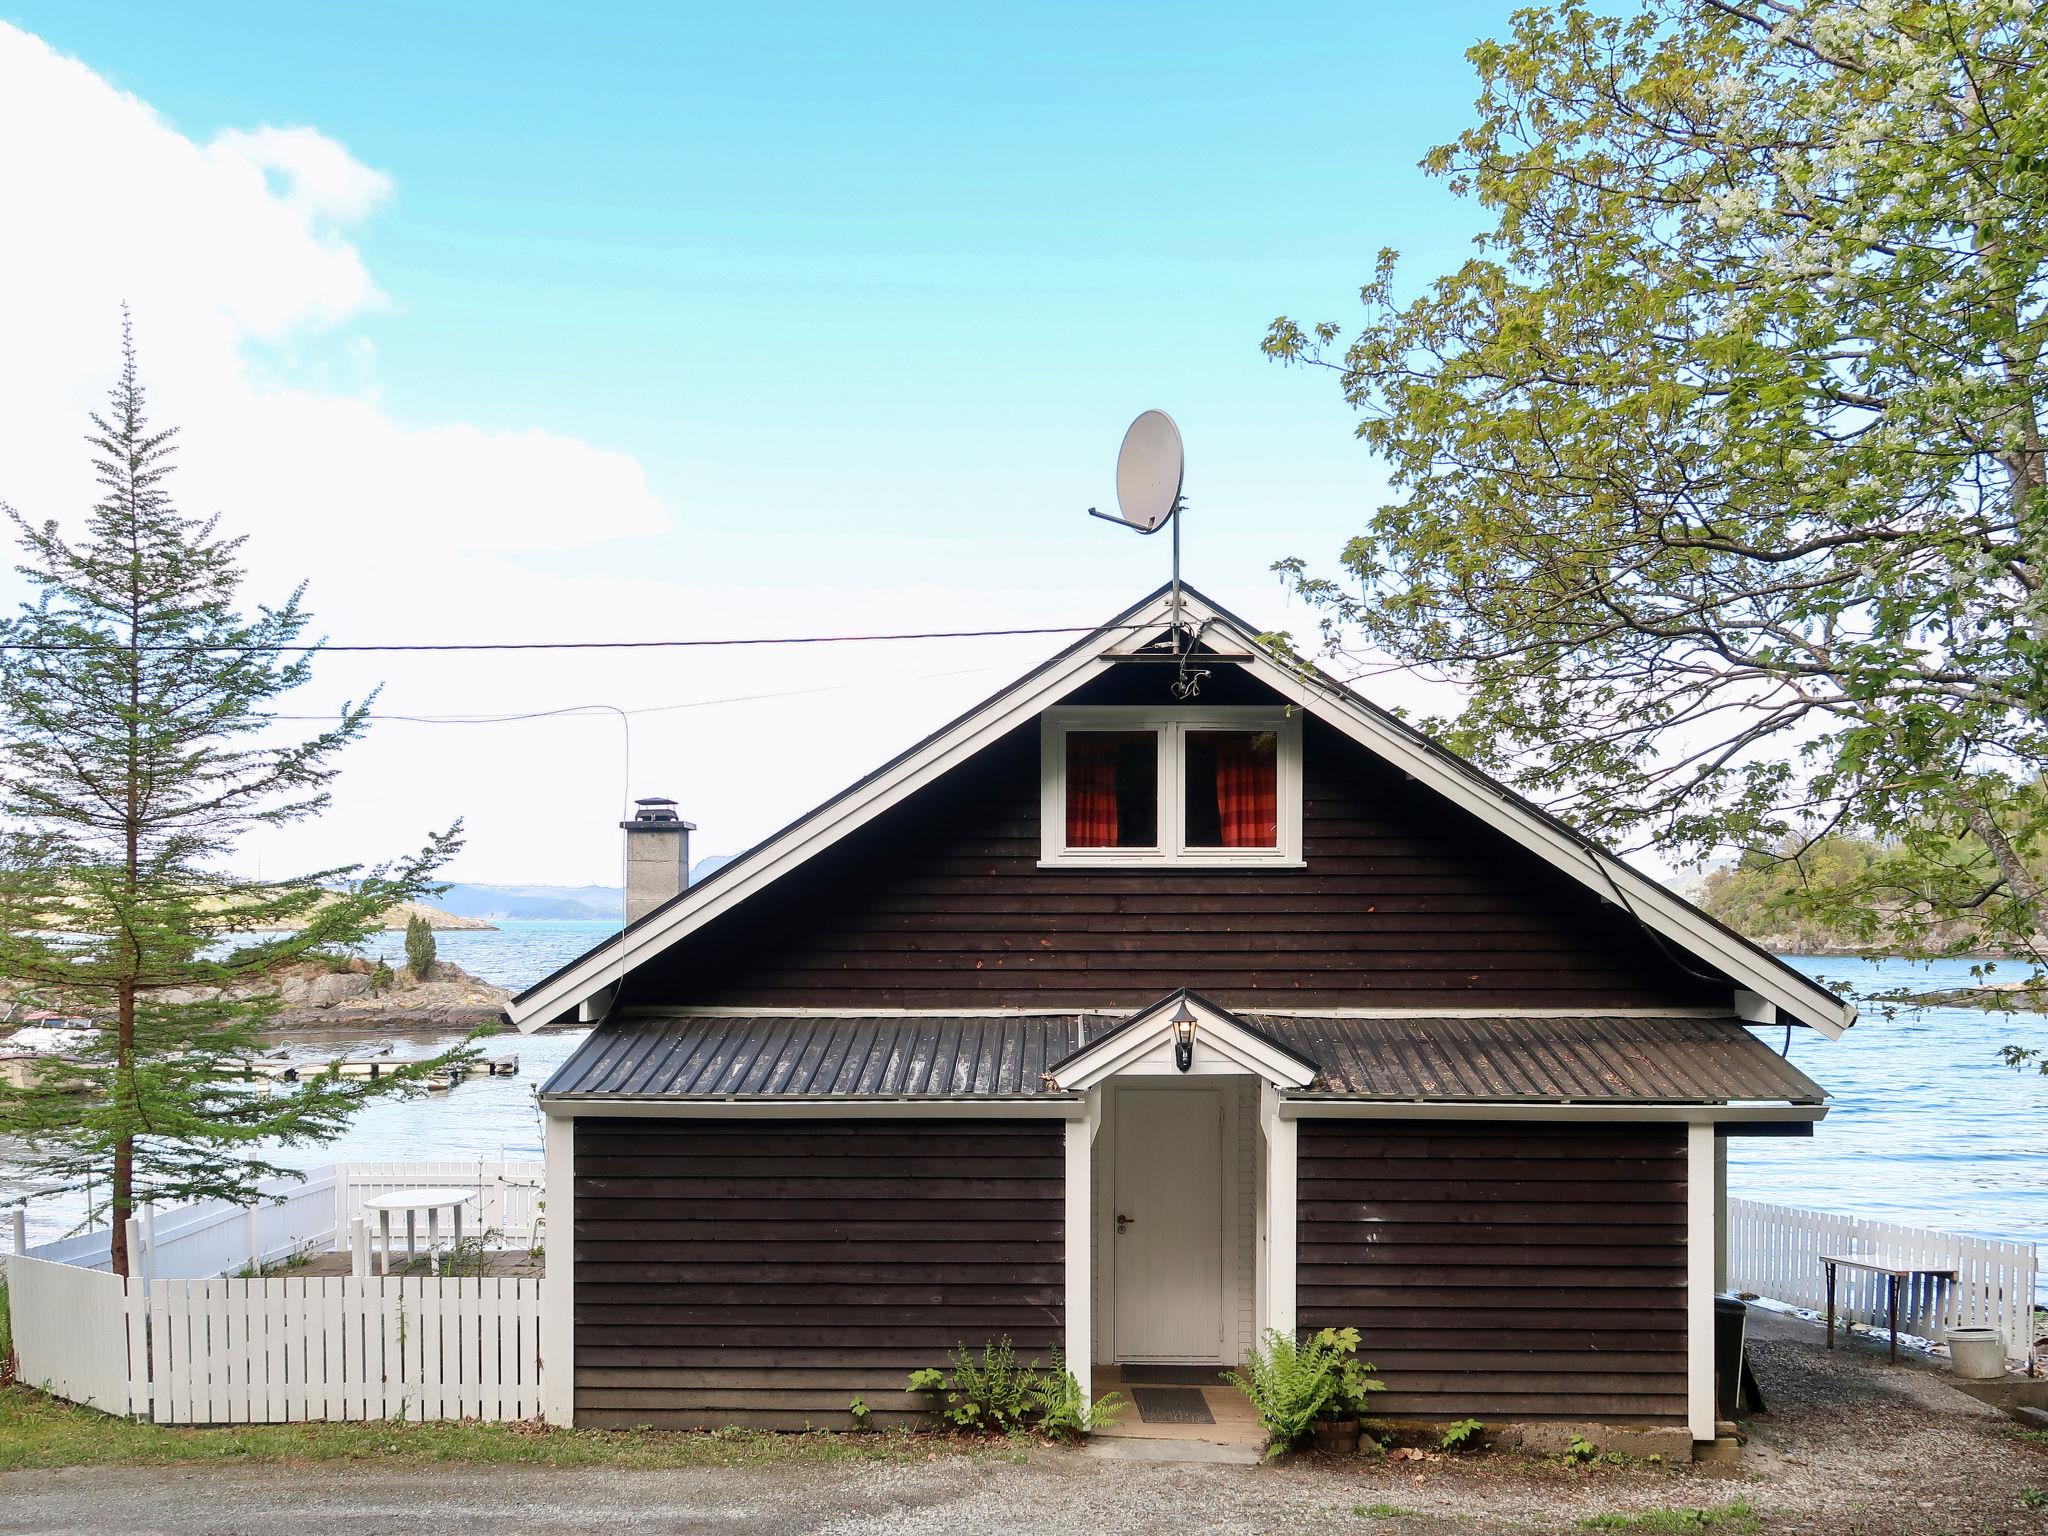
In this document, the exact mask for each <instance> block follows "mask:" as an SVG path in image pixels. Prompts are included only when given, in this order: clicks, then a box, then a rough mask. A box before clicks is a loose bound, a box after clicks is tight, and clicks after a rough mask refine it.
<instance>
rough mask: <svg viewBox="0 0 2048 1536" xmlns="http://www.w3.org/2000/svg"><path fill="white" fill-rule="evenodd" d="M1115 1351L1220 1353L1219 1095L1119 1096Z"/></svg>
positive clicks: (1200, 1091)
mask: <svg viewBox="0 0 2048 1536" xmlns="http://www.w3.org/2000/svg"><path fill="white" fill-rule="evenodd" d="M1114 1168H1115V1173H1114V1178H1113V1182H1114V1184H1115V1186H1116V1210H1115V1212H1114V1214H1115V1217H1116V1225H1115V1232H1116V1236H1115V1238H1114V1239H1113V1241H1114V1242H1115V1244H1116V1256H1115V1278H1114V1282H1113V1283H1114V1285H1115V1289H1116V1357H1117V1359H1119V1360H1193V1361H1203V1362H1207V1361H1211V1360H1214V1361H1222V1360H1223V1095H1222V1093H1221V1092H1220V1091H1219V1090H1217V1089H1214V1088H1170V1089H1167V1088H1161V1089H1142V1088H1127V1089H1125V1090H1124V1091H1123V1092H1122V1093H1121V1094H1119V1095H1118V1098H1117V1106H1116V1162H1115V1165H1114Z"/></svg>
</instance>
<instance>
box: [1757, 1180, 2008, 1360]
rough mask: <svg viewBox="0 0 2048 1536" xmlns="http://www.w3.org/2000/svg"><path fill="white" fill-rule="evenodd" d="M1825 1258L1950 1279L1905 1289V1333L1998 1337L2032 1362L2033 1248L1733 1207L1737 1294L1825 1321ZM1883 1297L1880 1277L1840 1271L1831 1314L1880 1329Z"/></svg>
mask: <svg viewBox="0 0 2048 1536" xmlns="http://www.w3.org/2000/svg"><path fill="white" fill-rule="evenodd" d="M1823 1256H1826V1257H1833V1258H1854V1259H1858V1260H1861V1261H1862V1262H1864V1263H1866V1264H1875V1265H1879V1266H1881V1267H1883V1268H1886V1269H1949V1270H1954V1271H1956V1273H1957V1279H1956V1280H1955V1281H1954V1282H1953V1283H1951V1282H1948V1281H1935V1280H1920V1281H1916V1282H1912V1283H1910V1284H1906V1283H1902V1284H1901V1286H1900V1288H1899V1327H1900V1329H1901V1330H1902V1331H1904V1332H1907V1333H1916V1334H1920V1335H1922V1336H1924V1337H1927V1338H1932V1339H1940V1338H1941V1337H1942V1336H1943V1335H1944V1334H1945V1333H1946V1332H1947V1330H1948V1329H1950V1328H1959V1327H1972V1328H1995V1329H1997V1330H1998V1332H1999V1334H2000V1335H2001V1336H2002V1337H2003V1338H2004V1340H2005V1349H2006V1354H2007V1355H2008V1356H2009V1357H2011V1358H2013V1359H2015V1360H2021V1359H2025V1358H2027V1356H2028V1354H2029V1353H2030V1351H2031V1349H2032V1347H2033V1339H2034V1295H2035V1286H2036V1283H2037V1281H2038V1278H2039V1264H2038V1258H2037V1255H2036V1253H2035V1250H2034V1248H2033V1247H2032V1246H2031V1245H2030V1244H2026V1243H2008V1242H1995V1241H1992V1240H1991V1239H1988V1238H1977V1237H1963V1236H1961V1235H1959V1234H1957V1233H1953V1232H1936V1231H1931V1230H1928V1229H1926V1228H1922V1227H1903V1226H1898V1225H1895V1224H1894V1223H1891V1222H1884V1221H1869V1220H1866V1219H1864V1218H1863V1217H1860V1216H1836V1215H1831V1214H1829V1213H1827V1212H1825V1211H1805V1210H1800V1209H1798V1208H1796V1207H1793V1206H1786V1205H1767V1204H1764V1203H1763V1202H1761V1201H1756V1200H1730V1201H1729V1202H1728V1282H1729V1284H1730V1285H1731V1286H1732V1287H1734V1288H1735V1289H1736V1290H1739V1291H1750V1292H1753V1293H1755V1294H1756V1295H1759V1296H1768V1297H1769V1298H1771V1300H1773V1301H1782V1302H1786V1303H1789V1304H1790V1305H1792V1306H1796V1307H1808V1308H1812V1309H1813V1310H1815V1311H1819V1310H1821V1309H1822V1308H1824V1307H1825V1306H1826V1305H1827V1276H1826V1269H1825V1266H1824V1265H1823V1264H1822V1263H1821V1259H1822V1258H1823ZM1887 1290H1888V1285H1887V1282H1886V1280H1885V1277H1884V1276H1882V1275H1875V1274H1871V1273H1869V1272H1868V1271H1865V1270H1859V1269H1848V1268H1844V1267H1841V1266H1837V1268H1836V1272H1835V1314H1836V1316H1838V1317H1845V1318H1849V1319H1851V1320H1853V1321H1856V1322H1864V1323H1874V1324H1880V1325H1882V1324H1883V1323H1884V1322H1885V1320H1886V1311H1887Z"/></svg>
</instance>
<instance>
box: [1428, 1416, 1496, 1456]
mask: <svg viewBox="0 0 2048 1536" xmlns="http://www.w3.org/2000/svg"><path fill="white" fill-rule="evenodd" d="M1485 1432H1486V1425H1485V1424H1484V1423H1483V1422H1482V1421H1480V1420H1478V1419H1460V1420H1458V1422H1457V1423H1455V1424H1453V1425H1450V1426H1449V1427H1448V1428H1446V1429H1445V1430H1444V1432H1443V1436H1442V1438H1441V1439H1439V1440H1438V1441H1437V1444H1438V1445H1440V1446H1442V1447H1443V1448H1444V1449H1445V1450H1447V1451H1463V1450H1468V1449H1470V1448H1472V1447H1474V1446H1476V1445H1477V1444H1478V1443H1479V1437H1480V1436H1481V1435H1482V1434H1484V1433H1485Z"/></svg>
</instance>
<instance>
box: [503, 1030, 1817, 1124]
mask: <svg viewBox="0 0 2048 1536" xmlns="http://www.w3.org/2000/svg"><path fill="white" fill-rule="evenodd" d="M1243 1018H1244V1021H1245V1023H1246V1024H1248V1025H1249V1026H1251V1027H1252V1028H1255V1029H1257V1030H1259V1031H1261V1032H1262V1033H1265V1034H1268V1035H1270V1036H1271V1037H1272V1038H1273V1039H1275V1040H1276V1041H1278V1042H1280V1043H1281V1044H1283V1045H1285V1046H1287V1047H1288V1048H1289V1049H1290V1050H1292V1051H1295V1052H1297V1053H1298V1054H1300V1055H1301V1056H1302V1057H1303V1058H1305V1059H1306V1060H1308V1061H1311V1062H1314V1063H1316V1064H1317V1069H1318V1070H1317V1074H1316V1079H1315V1082H1314V1083H1313V1084H1312V1085H1311V1086H1310V1088H1309V1090H1308V1091H1309V1092H1311V1093H1321V1094H1330V1095H1334V1096H1339V1097H1344V1098H1363V1099H1392V1100H1408V1099H1415V1100H1459V1101H1468V1102H1482V1103H1483V1102H1488V1101H1492V1102H1535V1103H1544V1102H1550V1103H1555V1102H1566V1101H1569V1102H1579V1103H1643V1104H1685V1103H1695V1104H1697V1103H1717V1102H1724V1101H1735V1102H1742V1101H1755V1102H1762V1103H1784V1102H1790V1103H1798V1104H1813V1103H1819V1102H1820V1101H1821V1099H1822V1098H1823V1097H1824V1096H1823V1094H1822V1093H1821V1090H1820V1088H1819V1086H1818V1085H1816V1084H1815V1083H1814V1081H1813V1080H1812V1079H1811V1078H1809V1077H1808V1076H1807V1075H1806V1074H1805V1073H1803V1072H1801V1071H1800V1070H1799V1069H1798V1068H1797V1067H1795V1066H1793V1065H1792V1064H1791V1063H1790V1062H1789V1061H1786V1060H1784V1059H1783V1058H1782V1057H1780V1056H1779V1055H1778V1054H1777V1053H1776V1052H1775V1051H1773V1050H1771V1049H1770V1047H1769V1046H1767V1045H1765V1044H1764V1043H1763V1042H1762V1041H1760V1040H1758V1039H1757V1038H1756V1037H1755V1036H1754V1035H1752V1034H1751V1033H1750V1032H1749V1031H1748V1030H1747V1029H1746V1028H1745V1027H1744V1026H1743V1025H1742V1023H1741V1021H1740V1020H1737V1019H1734V1018H1726V1019H1715V1018H1691V1017H1657V1018H1636V1017H1626V1016H1611V1017H1609V1016H1601V1017H1590V1018H1536V1017H1528V1016H1517V1017H1491V1018H1459V1017H1451V1016H1442V1017H1415V1016H1400V1017H1391V1016H1372V1015H1346V1016H1342V1017H1336V1018H1329V1017H1320V1016H1315V1017H1312V1016H1307V1015H1297V1014H1284V1013H1250V1014H1245V1015H1243ZM1119 1022H1121V1021H1120V1020H1118V1019H1115V1018H1111V1017H1108V1016H1105V1015H1098V1014H1078V1013H1064V1014H1014V1015H989V1014H932V1013H903V1014H881V1015H789V1014H779V1015H765V1016H763V1015H752V1014H678V1015H673V1016H662V1017H648V1018H636V1019H625V1020H621V1021H619V1022H617V1023H613V1024H607V1025H604V1026H602V1027H601V1028H599V1029H596V1030H593V1031H592V1032H591V1035H590V1038H589V1039H587V1040H586V1041H584V1042H583V1044H582V1045H581V1046H579V1047H578V1048H577V1050H576V1052H575V1054H574V1055H572V1056H571V1057H570V1058H569V1059H568V1061H566V1062H564V1063H563V1064H562V1066H561V1068H560V1069H559V1070H558V1071H556V1073H555V1074H554V1076H553V1077H551V1078H550V1079H549V1080H548V1082H547V1085H546V1087H544V1088H543V1089H542V1090H541V1091H542V1092H543V1093H545V1094H549V1095H584V1094H617V1095H620V1096H623V1097H633V1098H728V1097H738V1098H759V1097H767V1098H799V1099H803V1098H811V1099H816V1098H1004V1097H1019V1096H1030V1095H1034V1094H1039V1093H1043V1092H1045V1091H1046V1090H1045V1084H1044V1078H1043V1074H1044V1073H1045V1071H1046V1067H1047V1064H1048V1063H1050V1062H1056V1061H1059V1060H1060V1059H1061V1058H1063V1057H1065V1056H1067V1055H1069V1054H1071V1053H1072V1052H1074V1051H1076V1050H1078V1049H1080V1048H1081V1047H1082V1046H1083V1045H1086V1044H1089V1043H1091V1042H1093V1041H1095V1040H1099V1039H1101V1038H1102V1037H1103V1036H1104V1035H1105V1034H1108V1033H1109V1032H1110V1031H1111V1030H1113V1029H1114V1028H1115V1027H1116V1026H1117V1025H1118V1023H1119Z"/></svg>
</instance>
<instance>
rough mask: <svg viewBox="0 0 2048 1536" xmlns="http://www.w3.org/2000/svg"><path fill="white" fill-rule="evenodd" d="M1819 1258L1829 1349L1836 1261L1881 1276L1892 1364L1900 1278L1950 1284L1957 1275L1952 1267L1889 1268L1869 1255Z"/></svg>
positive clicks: (1896, 1357)
mask: <svg viewBox="0 0 2048 1536" xmlns="http://www.w3.org/2000/svg"><path fill="white" fill-rule="evenodd" d="M1820 1262H1821V1264H1822V1266H1823V1267H1824V1268H1825V1269H1826V1270H1827V1291H1828V1348H1829V1349H1833V1348H1834V1347H1835V1266H1836V1265H1838V1264H1839V1265H1841V1266H1842V1267H1843V1268H1845V1269H1860V1270H1863V1271H1865V1272H1866V1273H1868V1274H1873V1275H1883V1276H1884V1278H1885V1303H1886V1311H1887V1313H1888V1314H1889V1315H1888V1316H1887V1317H1886V1319H1885V1321H1886V1322H1887V1323H1888V1324H1889V1325H1890V1327H1891V1335H1892V1364H1893V1365H1897V1364H1898V1363H1899V1282H1900V1281H1902V1280H1946V1281H1948V1282H1950V1283H1951V1284H1953V1283H1954V1282H1955V1278H1956V1272H1955V1271H1954V1270H1952V1269H1892V1268H1890V1267H1889V1266H1887V1265H1883V1264H1873V1263H1871V1262H1870V1261H1869V1260H1868V1259H1852V1258H1849V1257H1848V1256H1847V1255H1845V1254H1831V1253H1824V1254H1822V1255H1821V1256H1820Z"/></svg>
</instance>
